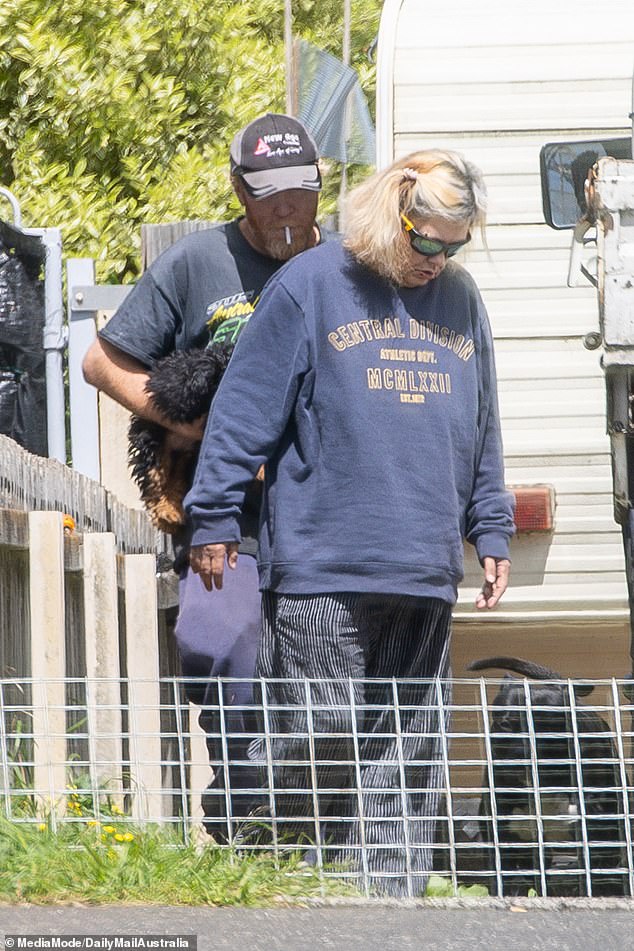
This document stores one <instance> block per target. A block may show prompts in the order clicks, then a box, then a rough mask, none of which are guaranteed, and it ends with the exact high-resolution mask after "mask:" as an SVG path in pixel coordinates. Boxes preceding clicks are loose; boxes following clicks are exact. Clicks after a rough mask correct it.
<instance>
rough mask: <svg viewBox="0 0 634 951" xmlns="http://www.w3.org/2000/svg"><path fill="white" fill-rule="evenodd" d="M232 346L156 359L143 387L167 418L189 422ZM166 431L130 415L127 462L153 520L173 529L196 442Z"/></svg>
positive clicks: (201, 409)
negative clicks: (174, 443) (179, 444)
mask: <svg viewBox="0 0 634 951" xmlns="http://www.w3.org/2000/svg"><path fill="white" fill-rule="evenodd" d="M231 351H232V348H230V347H228V346H225V345H219V344H212V345H211V346H210V347H208V348H207V349H206V350H177V351H175V352H174V353H171V354H169V355H168V356H166V357H163V359H161V360H159V361H157V363H156V365H155V366H154V368H153V369H152V371H151V372H150V375H149V378H148V381H147V383H146V387H145V389H146V391H147V392H148V393H149V394H150V395H151V397H152V399H153V400H154V402H155V403H156V405H157V406H158V408H159V409H160V410H161V412H162V413H164V415H165V416H167V417H168V418H169V419H172V420H174V422H175V423H191V422H193V421H194V420H196V419H198V418H199V417H200V416H202V415H203V414H204V413H207V412H208V411H209V407H210V405H211V401H212V399H213V397H214V395H215V393H216V390H217V389H218V384H219V383H220V380H221V379H222V375H223V373H224V371H225V369H226V367H227V365H228V363H229V359H230V357H231ZM167 432H168V431H167V430H166V429H165V428H164V427H163V426H159V425H158V423H153V422H151V421H150V420H147V419H142V418H140V417H139V416H133V417H132V420H131V422H130V427H129V429H128V464H129V466H130V468H131V470H132V478H133V479H134V481H135V482H136V483H137V485H138V486H139V489H140V491H141V498H142V500H143V502H144V504H145V507H146V509H147V511H148V514H149V516H150V518H151V519H152V521H153V523H154V524H155V525H156V527H157V528H159V529H160V530H161V531H163V532H168V533H173V532H175V531H177V529H178V528H179V527H180V526H181V525H182V524H183V523H184V521H185V516H184V512H183V497H184V496H185V493H186V492H187V491H188V490H189V487H190V485H191V481H192V478H193V474H194V469H195V466H196V460H197V458H198V451H199V448H200V443H198V442H192V443H191V445H190V446H189V447H187V448H184V449H181V448H179V449H172V448H170V446H169V445H168V444H167V440H166V435H167Z"/></svg>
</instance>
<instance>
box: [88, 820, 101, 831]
mask: <svg viewBox="0 0 634 951" xmlns="http://www.w3.org/2000/svg"><path fill="white" fill-rule="evenodd" d="M86 825H87V826H88V827H89V828H91V829H92V828H94V827H95V826H98V825H100V823H99V822H98V820H97V819H89V820H88V822H87V823H86Z"/></svg>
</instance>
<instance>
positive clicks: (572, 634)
mask: <svg viewBox="0 0 634 951" xmlns="http://www.w3.org/2000/svg"><path fill="white" fill-rule="evenodd" d="M633 64H634V6H633V5H632V2H631V0H602V2H601V3H599V4H597V3H596V2H590V0H574V2H572V0H554V2H553V0H549V2H545V0H534V2H533V3H531V4H525V3H519V2H517V0H482V2H480V3H473V2H472V0H453V2H452V3H447V4H442V3H429V2H425V0H386V2H385V5H384V9H383V15H382V19H381V27H380V33H379V44H378V61H377V65H378V75H377V151H378V164H379V166H384V165H386V164H388V163H389V162H390V161H391V160H392V159H393V158H398V157H400V156H403V155H405V154H407V153H408V152H411V151H413V150H414V149H418V148H425V147H436V146H438V147H446V148H452V149H457V150H459V151H461V152H463V153H465V154H466V155H467V156H468V157H469V158H471V159H472V160H473V161H475V162H476V163H477V164H479V165H480V166H481V168H482V169H483V171H484V173H485V176H486V180H487V184H488V188H489V197H490V213H489V225H488V229H487V243H488V250H487V249H486V248H484V247H483V246H482V244H481V243H479V244H475V243H474V246H472V247H471V246H470V247H469V249H468V251H466V252H465V253H463V254H461V256H460V258H459V260H460V261H461V262H462V263H463V264H464V265H465V266H466V267H467V268H468V269H469V271H470V272H471V273H472V274H473V276H474V278H475V280H476V281H477V283H478V285H479V287H480V289H481V291H482V294H483V297H484V300H485V303H486V305H487V308H488V311H489V315H490V318H491V323H492V326H493V332H494V335H495V339H496V353H497V365H498V377H499V392H500V405H501V414H502V425H503V432H504V446H505V458H506V471H507V484H508V485H509V486H523V487H525V488H528V487H534V486H547V487H551V488H552V494H553V496H554V519H553V525H552V530H550V531H538V532H535V531H532V532H520V533H519V534H518V535H517V537H516V538H515V539H514V541H513V547H512V558H513V571H512V586H511V588H510V589H509V591H508V592H507V594H506V596H505V599H504V601H503V603H502V604H501V605H500V608H499V609H498V610H497V611H496V612H494V613H492V614H487V615H486V616H479V615H478V616H477V615H476V612H475V609H474V608H473V600H474V596H475V590H476V585H478V584H479V581H480V569H479V566H478V565H477V562H476V560H475V558H474V557H473V553H472V552H471V551H468V552H467V576H466V579H465V582H464V584H463V586H462V590H461V596H460V600H459V604H458V607H457V611H456V623H455V628H454V630H455V634H454V638H455V639H454V655H453V661H454V673H455V674H456V675H463V674H464V672H465V671H464V667H465V664H467V663H468V662H469V661H470V660H472V659H474V658H476V657H482V656H490V655H492V654H514V655H518V656H523V657H528V658H530V659H534V660H537V661H539V662H541V663H543V664H547V665H549V666H552V667H554V668H555V669H559V670H560V671H561V673H563V674H564V675H572V676H593V677H603V676H623V675H625V674H627V673H628V672H629V669H630V660H629V657H628V653H629V615H628V602H627V588H626V582H625V572H624V558H623V549H622V542H621V534H620V530H619V528H618V526H617V525H616V524H615V522H614V520H613V503H612V477H611V470H610V443H609V440H608V437H607V435H606V417H605V384H604V378H603V373H602V370H601V366H600V362H599V358H600V351H598V350H595V351H590V350H588V349H586V348H585V347H584V338H585V336H586V334H587V333H588V332H589V331H593V330H595V329H596V328H597V324H598V318H597V297H596V291H595V289H594V288H593V287H592V286H591V285H590V284H589V283H585V282H583V281H582V282H581V283H580V285H579V286H577V287H572V288H571V287H568V286H567V284H566V282H567V276H568V265H569V252H570V244H571V232H570V231H555V230H552V229H551V228H549V227H547V226H546V224H545V221H544V215H543V211H542V198H541V190H540V160H539V157H540V149H541V147H542V146H543V145H544V144H545V143H547V142H556V141H563V140H574V139H579V140H582V139H597V138H610V137H618V136H627V135H629V134H630V133H631V126H630V125H629V119H628V114H629V112H630V111H631V108H632V106H631V83H632V67H633ZM544 494H545V496H546V498H547V495H548V492H547V491H546V492H545V493H544ZM525 501H526V502H527V503H528V504H529V505H530V503H531V498H530V496H529V495H527V496H526V497H525ZM538 501H539V498H538ZM467 547H469V546H467Z"/></svg>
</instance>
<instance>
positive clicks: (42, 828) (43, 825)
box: [37, 822, 48, 832]
mask: <svg viewBox="0 0 634 951" xmlns="http://www.w3.org/2000/svg"><path fill="white" fill-rule="evenodd" d="M37 828H38V832H46V830H47V829H48V826H47V824H46V823H45V822H40V823H39V825H38V827H37Z"/></svg>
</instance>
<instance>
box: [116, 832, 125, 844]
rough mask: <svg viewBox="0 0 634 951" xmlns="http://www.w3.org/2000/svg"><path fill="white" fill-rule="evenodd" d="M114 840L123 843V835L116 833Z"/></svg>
mask: <svg viewBox="0 0 634 951" xmlns="http://www.w3.org/2000/svg"><path fill="white" fill-rule="evenodd" d="M115 839H116V840H117V842H125V839H124V838H123V835H122V834H121V832H117V833H116V835H115Z"/></svg>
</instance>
